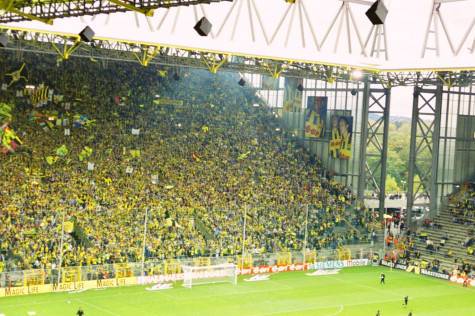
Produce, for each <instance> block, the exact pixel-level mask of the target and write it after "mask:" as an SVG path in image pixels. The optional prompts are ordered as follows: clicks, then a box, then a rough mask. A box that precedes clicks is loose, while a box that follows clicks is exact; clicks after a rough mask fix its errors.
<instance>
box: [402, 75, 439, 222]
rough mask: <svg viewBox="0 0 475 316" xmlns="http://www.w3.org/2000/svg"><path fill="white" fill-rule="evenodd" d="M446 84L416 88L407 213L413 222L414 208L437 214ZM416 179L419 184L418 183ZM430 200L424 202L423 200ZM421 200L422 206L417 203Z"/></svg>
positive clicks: (409, 219)
mask: <svg viewBox="0 0 475 316" xmlns="http://www.w3.org/2000/svg"><path fill="white" fill-rule="evenodd" d="M442 91H443V83H442V81H439V82H438V84H437V85H436V86H435V88H432V89H427V88H421V87H419V86H416V87H414V98H413V110H412V126H411V144H410V152H409V178H408V187H407V190H408V191H407V213H408V221H409V223H410V222H411V220H412V211H413V208H414V206H425V207H430V211H431V215H434V212H437V199H438V194H437V183H436V182H437V181H436V179H437V171H438V157H439V143H440V141H439V138H440V120H441V107H442V106H441V103H442ZM416 180H417V181H416ZM424 196H425V197H426V198H428V200H427V199H423V197H424ZM418 199H421V200H422V201H424V202H422V204H418V205H416V204H415V201H416V200H418Z"/></svg>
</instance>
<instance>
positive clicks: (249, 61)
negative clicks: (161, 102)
mask: <svg viewBox="0 0 475 316" xmlns="http://www.w3.org/2000/svg"><path fill="white" fill-rule="evenodd" d="M1 31H4V32H5V31H6V34H7V35H8V38H9V44H8V46H7V48H3V49H6V50H13V51H25V52H35V53H44V54H59V55H60V56H61V58H63V59H68V58H69V57H85V58H95V59H106V60H116V61H125V62H137V61H138V62H139V63H140V64H142V65H143V66H148V65H150V64H152V65H153V64H163V65H170V66H179V67H180V66H185V67H196V68H204V69H208V70H210V71H211V72H217V71H218V69H224V70H230V71H240V72H248V73H257V74H266V75H269V74H270V75H272V76H273V77H274V78H277V77H279V76H281V75H285V76H287V77H301V78H310V79H320V80H325V81H327V82H329V83H333V82H335V80H337V79H340V80H350V79H351V72H352V70H353V69H352V68H350V67H348V66H337V65H325V64H319V63H311V62H297V61H292V60H277V59H265V58H260V57H254V56H244V55H241V56H236V55H231V54H228V53H218V52H213V51H206V50H198V49H191V48H178V47H172V46H166V45H162V44H152V43H142V42H131V41H122V40H115V39H108V38H100V37H95V38H94V40H93V41H92V42H90V43H84V42H79V36H78V35H76V34H63V33H55V32H46V31H37V30H27V29H21V28H14V27H10V26H0V32H1ZM223 56H226V58H225V61H224V59H223ZM367 76H368V77H369V80H370V82H371V83H378V84H379V83H380V84H382V85H383V86H384V87H385V88H390V87H393V86H398V85H430V84H435V83H436V82H438V81H440V80H441V79H443V80H445V81H446V82H449V81H450V84H451V86H459V85H461V86H462V85H465V84H466V82H467V81H471V80H474V79H475V72H473V71H459V72H448V71H446V72H434V71H431V72H416V71H408V72H403V73H402V72H388V71H386V72H377V71H367Z"/></svg>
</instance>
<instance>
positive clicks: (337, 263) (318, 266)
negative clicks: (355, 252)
mask: <svg viewBox="0 0 475 316" xmlns="http://www.w3.org/2000/svg"><path fill="white" fill-rule="evenodd" d="M370 263H371V261H370V260H368V259H351V260H333V261H323V262H315V263H312V264H311V265H310V266H309V270H325V269H342V268H351V267H363V266H368V265H370Z"/></svg>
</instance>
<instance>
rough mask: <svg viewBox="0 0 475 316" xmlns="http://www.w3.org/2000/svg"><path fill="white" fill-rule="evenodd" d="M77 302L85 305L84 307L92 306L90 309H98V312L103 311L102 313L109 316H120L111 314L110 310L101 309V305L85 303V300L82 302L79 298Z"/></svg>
mask: <svg viewBox="0 0 475 316" xmlns="http://www.w3.org/2000/svg"><path fill="white" fill-rule="evenodd" d="M76 301H78V302H79V303H81V304H84V305H87V306H90V307H92V308H95V309H97V310H98V311H101V312H103V313H106V314H109V315H112V316H120V315H119V314H116V313H113V312H111V311H110V310H107V309H105V308H102V307H100V306H99V305H96V304H92V303H88V302H86V301H83V300H81V299H79V298H77V299H76Z"/></svg>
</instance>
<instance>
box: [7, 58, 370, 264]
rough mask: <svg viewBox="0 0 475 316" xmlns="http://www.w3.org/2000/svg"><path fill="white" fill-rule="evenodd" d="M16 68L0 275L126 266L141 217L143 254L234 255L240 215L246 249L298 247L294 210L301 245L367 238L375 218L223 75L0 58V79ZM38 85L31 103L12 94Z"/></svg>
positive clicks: (137, 256)
mask: <svg viewBox="0 0 475 316" xmlns="http://www.w3.org/2000/svg"><path fill="white" fill-rule="evenodd" d="M40 59H41V62H39V60H40ZM22 62H25V64H26V67H25V77H26V78H27V80H23V79H22V80H19V81H18V82H12V84H11V85H10V86H9V87H8V88H6V87H5V88H6V89H2V91H0V101H1V102H4V103H8V104H12V105H14V107H15V108H14V110H13V118H12V119H10V120H9V121H8V123H9V124H10V126H11V127H12V128H13V129H14V130H15V131H16V132H17V134H18V136H19V138H20V139H21V141H22V145H21V146H19V148H16V150H14V151H13V152H12V151H10V152H7V153H4V154H1V155H0V164H1V170H2V171H1V172H2V176H1V177H0V223H1V225H0V262H1V264H0V268H2V269H10V270H15V269H31V268H52V267H53V268H54V267H56V266H58V265H60V264H61V265H62V266H74V265H95V264H102V263H117V262H128V261H138V260H141V258H142V243H143V233H144V222H145V221H146V222H147V239H146V249H145V255H146V258H173V257H183V256H202V255H233V254H238V253H240V252H241V251H242V244H243V241H242V236H243V234H242V230H243V225H244V221H246V240H245V241H244V245H245V247H246V249H247V250H248V251H252V252H271V251H283V250H300V249H302V247H303V239H304V231H305V227H304V226H305V217H306V210H307V207H308V209H309V211H308V214H309V215H308V248H312V249H320V248H326V247H333V248H335V247H338V246H339V245H342V244H348V243H352V242H362V241H365V242H366V241H369V239H370V238H371V233H372V230H371V228H370V227H372V226H371V225H370V224H372V223H373V222H375V221H376V218H375V214H372V213H370V212H368V211H367V210H365V209H364V208H359V207H356V208H355V207H354V204H355V203H354V202H355V198H354V196H353V194H352V192H351V191H350V190H349V189H347V188H346V187H345V186H343V185H341V184H339V183H338V182H336V181H334V180H332V179H331V178H326V177H323V176H322V175H323V174H324V172H323V167H322V166H321V164H320V163H319V162H318V161H316V160H315V158H314V157H311V156H310V155H309V154H308V153H307V152H306V151H305V150H304V149H302V148H301V147H299V146H297V145H295V144H294V142H292V141H290V140H288V138H291V137H290V136H289V137H287V136H288V135H286V134H285V132H284V131H282V130H281V129H280V123H279V120H278V119H277V118H276V117H275V115H274V113H272V111H271V110H270V109H268V108H266V107H264V106H262V103H261V101H260V100H259V99H257V98H256V97H255V93H254V91H253V90H252V89H250V88H247V87H241V86H239V85H238V84H237V80H236V78H235V76H233V75H230V74H217V75H213V74H209V73H207V72H205V71H197V70H196V71H189V70H188V71H184V70H180V69H172V68H169V69H164V68H157V67H152V66H151V67H149V68H141V67H140V66H138V65H134V64H123V63H122V64H119V63H105V62H98V61H89V60H79V59H71V60H68V61H64V62H62V63H58V62H57V61H56V60H55V59H54V58H52V57H45V56H37V55H25V56H23V57H22V59H21V62H20V60H18V59H17V56H13V55H7V54H6V53H2V58H1V61H0V72H1V74H2V75H1V77H0V82H3V83H7V84H9V81H10V78H9V77H6V76H5V75H4V74H5V73H7V72H11V71H12V70H15V69H12V68H15V67H14V66H13V65H18V67H17V68H19V67H20V65H21V63H22ZM237 79H239V78H237ZM41 83H43V84H44V86H45V87H48V88H49V90H53V95H52V97H51V98H50V101H48V102H44V103H47V104H46V105H44V106H40V107H35V106H32V105H31V104H30V103H31V97H28V96H27V95H26V92H23V93H19V91H24V88H25V86H26V85H33V86H35V87H36V88H35V89H38V86H39V84H41ZM30 93H31V91H30ZM56 96H58V97H57V98H56ZM167 99H168V101H167ZM169 99H172V100H175V101H176V100H183V105H180V104H179V102H178V103H177V104H174V105H172V104H168V105H167V104H163V103H167V102H168V103H173V102H170V101H169ZM256 105H260V106H256ZM338 226H345V227H351V229H342V230H338V229H335V228H337V227H338ZM62 231H64V232H65V233H64V234H63V233H62ZM61 236H64V239H62V238H61ZM61 244H62V245H63V248H62V249H60V247H61ZM61 253H62V254H63V255H62V258H63V260H62V262H60V257H61V255H60V254H61Z"/></svg>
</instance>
